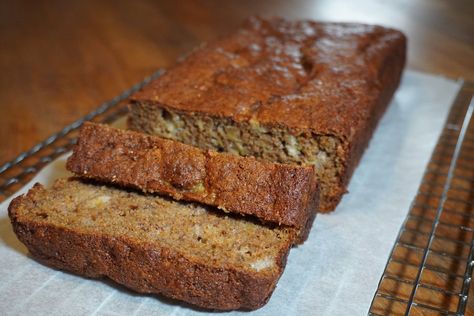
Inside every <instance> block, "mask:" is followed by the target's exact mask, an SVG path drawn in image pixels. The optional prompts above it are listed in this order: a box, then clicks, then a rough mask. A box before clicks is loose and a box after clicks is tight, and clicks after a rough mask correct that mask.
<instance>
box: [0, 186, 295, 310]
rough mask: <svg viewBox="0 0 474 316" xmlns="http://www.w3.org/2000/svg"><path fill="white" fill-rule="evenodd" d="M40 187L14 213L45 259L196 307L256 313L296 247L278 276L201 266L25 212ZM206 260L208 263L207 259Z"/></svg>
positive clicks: (19, 230) (15, 204)
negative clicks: (27, 214)
mask: <svg viewBox="0 0 474 316" xmlns="http://www.w3.org/2000/svg"><path fill="white" fill-rule="evenodd" d="M42 190H44V188H43V187H42V186H41V185H38V184H37V185H35V186H34V187H33V188H32V189H31V190H30V191H29V192H28V194H26V195H23V196H19V197H17V198H15V199H14V200H13V201H12V202H11V204H10V206H9V209H8V212H9V217H10V220H11V222H12V225H13V229H14V231H15V233H16V235H17V236H18V238H19V239H20V241H21V242H23V243H24V244H25V245H26V247H27V248H28V250H29V251H30V253H31V254H32V255H33V256H34V257H35V258H36V259H38V260H39V261H41V262H43V263H45V264H47V265H49V266H51V267H54V268H58V269H62V270H66V271H70V272H73V273H76V274H79V275H82V276H86V277H90V278H100V277H108V278H110V279H112V280H114V281H116V282H117V283H120V284H122V285H124V286H126V287H128V288H131V289H133V290H135V291H137V292H141V293H154V294H162V295H164V296H166V297H170V298H174V299H178V300H182V301H185V302H188V303H190V304H193V305H196V306H199V307H202V308H206V309H218V310H231V309H256V308H259V307H261V306H262V305H264V304H265V303H266V302H267V300H268V299H269V297H270V295H271V293H272V292H273V290H274V288H275V285H276V282H277V281H278V278H279V277H280V275H281V273H282V271H283V268H284V266H285V264H286V257H287V255H288V251H289V247H290V245H289V244H287V245H286V247H283V248H282V250H281V253H280V256H279V260H278V262H277V264H278V269H276V271H275V272H272V273H266V274H265V273H251V272H248V271H245V270H242V269H234V268H232V267H227V266H218V265H212V264H211V263H209V262H198V261H196V259H190V258H187V257H186V256H183V255H181V254H180V253H179V252H177V251H175V250H173V249H169V248H166V247H157V246H156V244H155V245H152V244H148V243H146V242H140V241H137V240H132V239H128V238H126V237H123V238H117V237H111V236H108V235H107V234H103V233H96V234H93V233H90V232H87V231H84V232H83V231H81V230H79V229H68V228H65V227H58V226H55V225H52V224H48V223H47V222H41V221H38V220H36V219H34V218H29V217H27V216H24V215H22V214H21V208H22V207H34V205H35V195H36V194H37V192H39V191H42ZM203 261H204V260H203Z"/></svg>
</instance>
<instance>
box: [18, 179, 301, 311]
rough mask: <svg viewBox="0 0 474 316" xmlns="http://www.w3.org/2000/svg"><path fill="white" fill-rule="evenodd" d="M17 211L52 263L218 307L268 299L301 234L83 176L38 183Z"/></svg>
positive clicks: (41, 256) (31, 241)
mask: <svg viewBox="0 0 474 316" xmlns="http://www.w3.org/2000/svg"><path fill="white" fill-rule="evenodd" d="M9 216H10V220H11V222H12V225H13V228H14V231H15V233H16V235H17V236H18V238H19V239H20V241H21V242H23V243H24V244H25V245H26V247H27V248H28V250H29V251H30V253H31V255H32V256H33V257H34V258H36V259H38V260H39V261H41V262H43V263H45V264H46V265H49V266H51V267H54V268H57V269H62V270H66V271H70V272H73V273H76V274H78V275H82V276H86V277H90V278H99V277H107V278H110V279H112V280H114V281H116V282H117V283H120V284H122V285H124V286H126V287H128V288H131V289H133V290H135V291H137V292H141V293H155V294H161V295H164V296H166V297H170V298H173V299H177V300H182V301H185V302H188V303H190V304H193V305H196V306H200V307H203V308H206V309H218V310H230V309H256V308H258V307H261V306H262V305H263V304H265V303H266V302H267V300H268V299H269V297H270V295H271V294H272V292H273V290H274V288H275V286H276V283H277V281H278V279H279V277H280V275H281V273H282V271H283V268H284V266H285V263H286V257H287V255H288V252H289V249H290V247H291V245H292V243H293V240H294V238H295V236H294V233H293V232H294V230H291V229H288V228H280V227H273V228H272V227H267V226H263V225H260V224H259V223H254V222H252V221H249V220H242V219H241V218H234V217H232V216H229V215H228V214H224V213H221V212H215V211H213V210H210V209H207V208H206V207H203V206H198V205H196V204H192V203H182V202H175V201H172V200H169V199H166V198H162V197H158V196H155V197H150V196H144V195H142V194H139V193H135V192H127V191H124V190H120V189H117V188H113V187H105V186H100V185H97V184H93V183H85V182H82V181H80V180H77V179H70V180H65V179H60V180H57V181H56V183H55V184H54V186H53V187H52V188H51V189H45V188H44V187H43V186H41V185H39V184H37V185H35V186H34V187H33V188H32V189H31V190H30V191H29V192H28V193H27V194H26V195H23V196H19V197H17V198H15V199H14V200H13V201H12V203H11V204H10V206H9Z"/></svg>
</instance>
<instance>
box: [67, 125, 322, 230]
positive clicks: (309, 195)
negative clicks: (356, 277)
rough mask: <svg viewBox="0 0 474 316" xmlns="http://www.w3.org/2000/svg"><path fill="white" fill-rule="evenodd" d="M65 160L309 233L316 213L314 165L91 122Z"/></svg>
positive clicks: (90, 174)
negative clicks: (219, 149)
mask: <svg viewBox="0 0 474 316" xmlns="http://www.w3.org/2000/svg"><path fill="white" fill-rule="evenodd" d="M66 166H67V169H68V170H69V171H71V172H73V173H75V174H76V175H78V176H80V177H85V178H91V179H95V180H99V181H102V182H107V183H114V184H118V185H121V186H124V187H131V188H135V189H139V190H141V191H144V192H157V193H163V194H167V195H169V196H171V197H173V198H175V199H177V200H181V199H183V200H187V201H197V202H201V203H204V204H207V205H212V206H216V207H218V208H220V209H223V210H224V211H227V212H233V213H239V214H244V215H253V216H255V217H257V218H259V219H261V220H262V221H266V222H273V223H277V224H279V225H286V226H292V227H295V228H297V229H299V230H300V231H301V232H303V233H304V227H305V226H306V225H307V222H308V219H310V218H311V217H312V216H313V215H314V214H315V213H316V211H317V209H316V208H317V203H318V187H317V183H316V175H315V173H314V168H313V167H309V166H307V167H301V166H295V165H283V164H275V163H271V162H268V161H259V160H257V159H255V158H253V157H240V156H237V155H233V154H228V153H218V152H215V151H210V150H201V149H198V148H195V147H192V146H189V145H185V144H182V143H179V142H176V141H173V140H167V139H163V138H160V137H157V136H150V135H146V134H143V133H137V132H133V131H126V130H120V129H116V128H112V127H109V126H106V125H100V124H94V123H85V124H84V126H83V127H82V128H81V130H80V133H79V138H78V141H77V144H76V146H75V147H74V149H73V154H72V155H71V156H70V157H69V159H68V161H67V165H66ZM310 224H311V223H309V225H310Z"/></svg>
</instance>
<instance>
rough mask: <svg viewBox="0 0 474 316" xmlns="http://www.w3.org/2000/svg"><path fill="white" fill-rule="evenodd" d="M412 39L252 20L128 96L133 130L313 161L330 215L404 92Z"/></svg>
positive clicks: (347, 27) (352, 27)
mask: <svg viewBox="0 0 474 316" xmlns="http://www.w3.org/2000/svg"><path fill="white" fill-rule="evenodd" d="M405 50H406V39H405V36H404V35H403V34H402V33H400V32H399V31H396V30H393V29H389V28H384V27H380V26H372V25H363V24H353V23H317V22H312V21H296V22H290V21H285V20H283V19H279V18H273V19H267V20H265V19H261V18H251V19H249V20H248V21H247V22H246V23H245V24H244V25H243V27H242V28H241V29H239V30H238V31H237V32H235V33H234V34H232V35H230V36H228V37H226V38H224V39H221V40H218V41H216V42H214V43H210V44H207V45H204V46H202V47H200V48H199V49H197V50H195V51H194V52H192V53H191V54H190V55H189V56H187V58H185V59H184V60H183V61H181V62H179V63H178V64H176V65H175V66H173V67H171V68H170V69H169V70H168V71H167V72H166V73H165V74H164V75H163V76H161V77H160V78H158V79H156V80H155V81H153V82H152V83H150V84H149V85H148V86H146V87H145V88H144V89H143V90H141V91H139V92H138V93H136V94H135V95H134V96H132V97H131V99H130V109H131V113H130V116H129V121H128V123H129V127H130V128H131V129H133V130H137V131H142V132H146V133H150V134H155V135H159V136H161V137H165V138H169V139H175V140H179V141H181V142H184V143H186V144H190V145H193V146H197V147H200V148H203V149H212V150H217V151H226V152H231V153H237V154H240V155H244V156H255V157H258V158H263V159H267V160H270V161H274V162H280V163H296V164H300V165H314V166H315V172H316V174H317V176H318V181H319V184H320V186H321V201H320V207H319V209H320V210H322V211H330V210H333V209H334V208H335V207H336V205H337V204H338V202H339V200H340V198H341V196H342V194H343V193H344V192H345V191H346V186H347V184H348V181H349V179H350V177H351V175H352V173H353V170H354V168H355V167H356V165H357V164H358V162H359V160H360V158H361V156H362V153H363V151H364V149H365V148H366V146H367V144H368V142H369V139H370V137H371V134H372V133H373V131H374V129H375V127H376V124H377V121H378V120H379V118H380V117H381V115H382V114H383V112H384V110H385V108H386V107H387V104H388V103H389V101H390V99H391V97H392V95H393V93H394V91H395V90H396V88H397V87H398V84H399V81H400V77H401V73H402V70H403V67H404V64H405Z"/></svg>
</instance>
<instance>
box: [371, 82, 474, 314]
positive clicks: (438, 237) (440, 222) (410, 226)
mask: <svg viewBox="0 0 474 316" xmlns="http://www.w3.org/2000/svg"><path fill="white" fill-rule="evenodd" d="M473 91H474V84H464V86H463V88H462V90H461V92H460V94H459V95H458V97H457V99H456V101H455V103H454V104H453V106H452V108H451V112H450V115H449V117H448V120H447V123H446V124H445V126H444V129H443V133H442V135H441V137H440V139H439V140H438V143H437V145H436V148H435V150H434V152H433V154H432V157H431V161H430V163H429V165H428V167H427V169H426V171H425V174H424V177H423V181H422V183H421V185H420V187H419V190H418V193H417V196H416V197H415V199H414V201H413V203H412V205H411V208H410V211H409V213H408V215H407V217H406V219H405V222H404V224H403V225H402V227H401V229H400V232H399V234H398V237H397V240H396V241H395V244H394V246H393V249H392V252H391V254H390V257H389V259H388V261H387V264H386V267H385V271H384V273H383V275H382V277H381V279H380V282H379V285H378V288H377V290H376V293H375V296H374V299H373V301H372V304H371V307H370V311H369V315H370V316H376V315H474V300H473V299H472V298H471V297H469V292H470V289H471V287H473V284H474V283H473V282H471V280H472V272H473V268H474V250H473V248H474V243H473V237H474V120H473V112H474V101H473V99H472V95H473ZM414 137H416V136H414Z"/></svg>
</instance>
